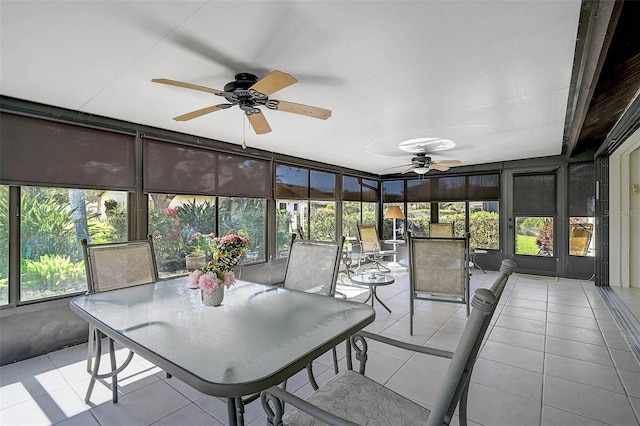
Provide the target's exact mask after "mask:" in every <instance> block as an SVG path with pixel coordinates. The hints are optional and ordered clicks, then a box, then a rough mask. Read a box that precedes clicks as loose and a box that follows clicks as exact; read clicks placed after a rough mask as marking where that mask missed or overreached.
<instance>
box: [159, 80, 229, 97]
mask: <svg viewBox="0 0 640 426" xmlns="http://www.w3.org/2000/svg"><path fill="white" fill-rule="evenodd" d="M151 81H152V82H154V83H162V84H168V85H169V86H178V87H184V88H185V89H193V90H199V91H201V92H207V93H213V94H214V95H219V94H221V93H223V92H222V90H218V89H212V88H211V87H204V86H198V85H197V84H191V83H185V82H182V81H176V80H169V79H168V78H154V79H153V80H151Z"/></svg>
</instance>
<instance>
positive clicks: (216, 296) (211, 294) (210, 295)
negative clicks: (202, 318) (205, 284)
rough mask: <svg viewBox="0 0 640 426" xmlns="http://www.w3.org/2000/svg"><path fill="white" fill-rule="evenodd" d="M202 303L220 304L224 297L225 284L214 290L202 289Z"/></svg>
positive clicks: (206, 304) (207, 304) (209, 304)
mask: <svg viewBox="0 0 640 426" xmlns="http://www.w3.org/2000/svg"><path fill="white" fill-rule="evenodd" d="M200 297H201V298H202V304H203V305H205V306H220V304H222V300H223V299H224V286H220V287H218V288H217V289H215V290H213V291H204V290H200Z"/></svg>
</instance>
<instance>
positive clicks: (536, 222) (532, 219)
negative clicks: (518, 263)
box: [515, 216, 553, 257]
mask: <svg viewBox="0 0 640 426" xmlns="http://www.w3.org/2000/svg"><path fill="white" fill-rule="evenodd" d="M515 231H516V254H522V255H528V256H544V257H551V256H553V218H552V217H544V216H529V217H522V216H517V217H516V228H515Z"/></svg>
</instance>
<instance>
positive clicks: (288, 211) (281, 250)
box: [276, 199, 309, 258]
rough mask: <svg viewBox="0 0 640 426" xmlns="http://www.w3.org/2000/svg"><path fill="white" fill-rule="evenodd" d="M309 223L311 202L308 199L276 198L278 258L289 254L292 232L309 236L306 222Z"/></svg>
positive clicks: (305, 236)
mask: <svg viewBox="0 0 640 426" xmlns="http://www.w3.org/2000/svg"><path fill="white" fill-rule="evenodd" d="M307 223H309V202H308V201H307V200H287V199H279V200H276V258H282V257H287V256H289V246H290V244H291V236H292V234H296V236H297V237H299V238H307V235H306V233H305V227H306V224H307Z"/></svg>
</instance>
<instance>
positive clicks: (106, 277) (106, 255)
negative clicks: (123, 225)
mask: <svg viewBox="0 0 640 426" xmlns="http://www.w3.org/2000/svg"><path fill="white" fill-rule="evenodd" d="M81 244H82V253H83V255H84V264H85V270H86V274H87V286H88V292H89V293H100V292H103V291H108V290H115V289H118V288H124V287H132V286H136V285H141V284H149V283H153V282H156V281H157V280H158V268H157V266H156V257H155V253H154V250H153V240H152V237H151V235H149V237H148V239H146V240H139V241H127V242H119V243H106V244H89V242H88V241H87V240H86V239H82V241H81ZM103 337H104V335H103V334H102V333H101V332H100V331H98V330H97V329H96V328H95V327H93V326H92V325H89V339H88V353H87V371H88V372H89V373H91V380H90V382H89V387H88V389H87V394H86V396H85V402H87V403H88V402H89V399H90V398H91V393H92V392H93V387H94V385H95V381H96V379H104V378H109V377H111V378H112V384H111V388H112V392H113V402H118V377H117V374H118V373H119V372H120V371H122V370H123V369H124V368H126V366H127V365H128V364H129V362H131V359H132V358H133V352H132V351H129V355H128V356H127V359H126V360H125V361H124V362H123V364H122V365H121V366H120V367H118V368H116V361H115V352H114V347H113V340H112V339H111V338H109V339H108V341H109V355H110V359H111V370H112V372H111V373H107V374H98V369H99V368H100V359H101V355H102V338H103ZM92 364H93V366H92Z"/></svg>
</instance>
